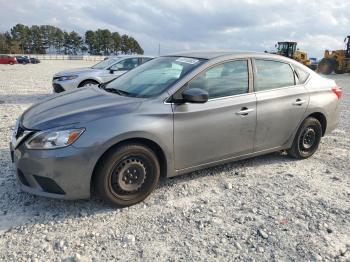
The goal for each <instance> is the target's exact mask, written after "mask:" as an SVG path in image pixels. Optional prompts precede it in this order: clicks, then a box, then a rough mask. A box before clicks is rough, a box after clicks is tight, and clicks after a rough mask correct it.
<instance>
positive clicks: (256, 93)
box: [10, 52, 342, 206]
mask: <svg viewBox="0 0 350 262" xmlns="http://www.w3.org/2000/svg"><path fill="white" fill-rule="evenodd" d="M341 96H342V90H341V88H339V87H338V86H337V85H336V83H335V82H334V81H333V80H330V79H326V78H324V77H322V76H320V75H318V74H317V73H315V72H313V71H311V70H310V69H308V68H307V67H305V66H303V65H301V64H299V63H297V62H295V61H293V60H290V59H288V58H283V57H281V56H276V55H271V54H260V53H226V52H216V53H214V52H211V53H182V54H177V55H170V56H162V57H158V58H155V59H153V60H151V61H150V62H147V63H145V64H144V65H141V66H139V67H138V68H136V69H134V70H132V71H130V72H129V73H127V74H124V75H122V76H120V77H119V78H117V79H116V80H114V81H112V82H110V83H108V84H106V85H102V86H100V88H98V87H93V88H84V89H77V90H75V91H72V92H68V93H62V94H58V95H55V96H53V97H51V98H48V99H47V100H45V101H42V102H40V103H38V104H36V105H34V106H32V107H31V108H29V109H28V110H27V111H25V112H24V113H23V115H22V116H21V117H20V118H19V120H18V122H17V125H16V128H15V133H14V134H13V138H12V142H11V145H10V146H11V152H12V158H13V161H14V162H15V164H16V169H17V177H18V180H19V183H20V185H21V188H22V189H23V190H24V191H27V192H30V193H33V194H37V195H42V196H48V197H55V198H60V199H81V198H89V197H90V195H91V192H96V193H97V194H98V195H99V196H101V197H102V198H104V199H106V200H108V201H110V202H112V203H114V204H116V205H119V206H128V205H132V204H135V203H138V202H140V201H142V200H143V199H145V198H146V197H147V196H148V195H149V194H150V193H151V192H152V190H153V189H154V188H155V187H156V185H157V183H158V181H159V178H160V177H161V176H165V177H172V176H176V175H180V174H184V173H188V172H191V171H194V170H198V169H202V168H206V167H210V166H214V165H218V164H221V163H226V162H230V161H234V160H238V159H244V158H249V157H254V156H257V155H262V154H267V153H271V152H274V151H280V150H286V151H287V152H288V154H289V155H290V156H291V157H294V158H297V159H305V158H308V157H310V156H312V155H313V154H314V153H315V152H316V150H317V148H318V146H319V143H320V140H321V138H322V136H324V135H326V134H328V133H330V132H331V131H332V130H333V129H334V128H335V127H336V126H337V124H338V120H339V104H340V100H341ZM93 189H94V190H93Z"/></svg>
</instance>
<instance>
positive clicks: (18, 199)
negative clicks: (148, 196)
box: [0, 148, 294, 233]
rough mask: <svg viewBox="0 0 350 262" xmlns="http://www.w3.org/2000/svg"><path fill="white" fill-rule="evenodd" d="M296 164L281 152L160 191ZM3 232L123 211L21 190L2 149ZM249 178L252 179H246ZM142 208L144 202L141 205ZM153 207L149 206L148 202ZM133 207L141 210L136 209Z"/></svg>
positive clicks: (187, 177) (162, 183)
mask: <svg viewBox="0 0 350 262" xmlns="http://www.w3.org/2000/svg"><path fill="white" fill-rule="evenodd" d="M283 161H284V162H286V161H287V162H289V161H294V160H292V159H291V158H288V157H286V156H284V155H283V154H281V153H273V154H269V155H264V156H259V157H255V158H251V159H247V160H240V161H236V162H231V163H227V164H223V165H218V166H215V167H212V168H207V169H203V170H199V171H195V172H192V173H189V174H185V175H181V176H177V177H174V178H170V179H168V178H162V179H161V181H160V184H159V187H160V188H163V187H169V188H171V187H172V186H174V185H176V184H177V183H181V182H186V181H190V180H195V179H198V178H201V177H205V176H215V175H216V174H219V173H221V172H234V170H235V169H236V168H239V167H242V166H244V167H249V166H255V167H259V166H260V165H268V164H273V163H278V162H283ZM0 165H1V166H2V169H1V170H0V233H1V232H6V231H8V230H10V229H11V228H13V227H16V226H20V225H23V224H43V223H44V224H45V223H50V222H52V221H64V220H67V219H75V218H80V217H83V216H92V215H95V214H100V213H106V212H115V211H117V210H118V211H120V208H116V207H114V206H111V205H110V204H108V203H106V202H104V201H102V200H101V199H99V198H97V197H92V199H90V200H74V201H67V200H58V199H50V198H45V197H40V196H35V195H31V194H28V193H25V192H22V191H21V190H20V189H19V186H18V182H17V179H16V171H15V167H14V165H13V164H12V163H11V158H10V153H9V150H8V149H6V148H3V149H0ZM247 179H249V178H247ZM139 205H141V206H143V205H145V203H140V204H139ZM148 205H150V203H148ZM134 208H138V207H137V206H136V207H134Z"/></svg>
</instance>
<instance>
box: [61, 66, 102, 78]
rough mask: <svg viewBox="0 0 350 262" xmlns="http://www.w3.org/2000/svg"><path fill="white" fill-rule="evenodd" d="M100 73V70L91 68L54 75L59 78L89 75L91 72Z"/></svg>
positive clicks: (76, 69)
mask: <svg viewBox="0 0 350 262" xmlns="http://www.w3.org/2000/svg"><path fill="white" fill-rule="evenodd" d="M96 71H100V69H93V68H91V67H84V68H75V69H70V70H65V71H61V72H58V73H56V74H55V75H54V77H59V76H68V75H80V74H89V73H91V72H96Z"/></svg>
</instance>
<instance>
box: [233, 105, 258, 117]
mask: <svg viewBox="0 0 350 262" xmlns="http://www.w3.org/2000/svg"><path fill="white" fill-rule="evenodd" d="M253 111H254V109H252V108H251V109H249V108H247V107H242V108H241V111H238V112H236V115H240V116H246V115H248V114H249V113H251V112H253Z"/></svg>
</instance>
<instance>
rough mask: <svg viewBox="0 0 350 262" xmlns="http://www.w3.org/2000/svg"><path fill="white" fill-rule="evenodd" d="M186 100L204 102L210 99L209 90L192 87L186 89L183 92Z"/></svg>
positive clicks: (195, 102)
mask: <svg viewBox="0 0 350 262" xmlns="http://www.w3.org/2000/svg"><path fill="white" fill-rule="evenodd" d="M182 97H183V99H184V102H188V103H194V104H203V103H205V102H207V101H208V99H209V94H208V92H207V91H204V90H203V89H200V88H190V89H186V90H185V91H184V92H183V93H182Z"/></svg>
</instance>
